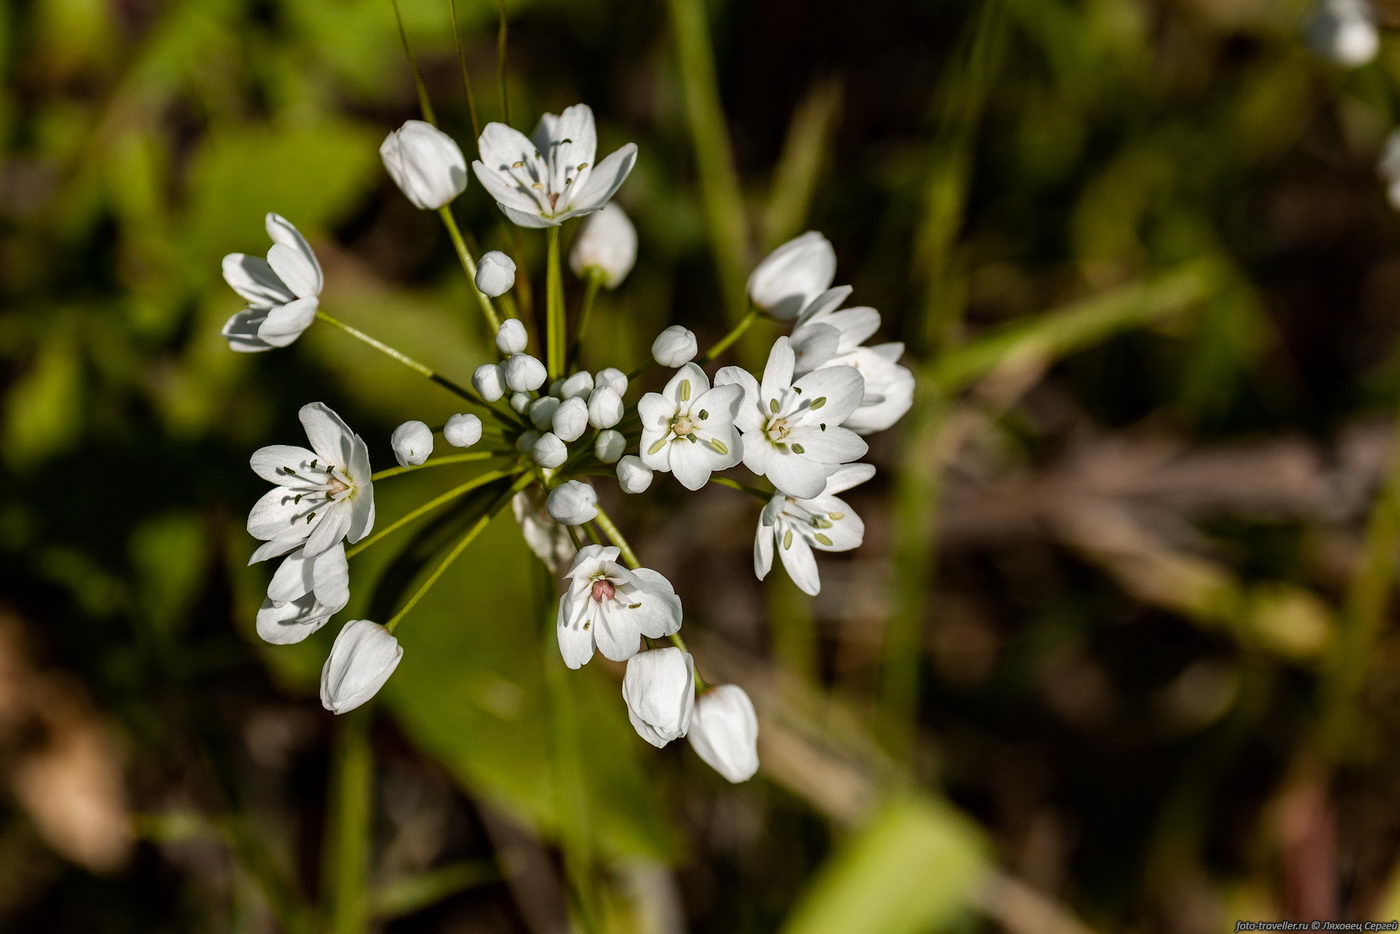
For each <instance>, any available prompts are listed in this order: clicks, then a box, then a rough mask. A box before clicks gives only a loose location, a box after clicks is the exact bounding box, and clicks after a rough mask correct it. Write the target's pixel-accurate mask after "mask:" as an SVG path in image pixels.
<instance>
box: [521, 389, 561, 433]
mask: <svg viewBox="0 0 1400 934" xmlns="http://www.w3.org/2000/svg"><path fill="white" fill-rule="evenodd" d="M558 409H559V399H558V397H556V396H540V397H539V398H538V399H535V400H533V401H532V402H531V403H530V405H529V407H528V408H527V409H526V410H525V411H526V412H528V413H529V416H530V424H532V425H534V426H535V427H536V428H538V429H539V430H540V431H548V430H549V426H550V423H551V422H553V421H554V413H555V412H556V411H558Z"/></svg>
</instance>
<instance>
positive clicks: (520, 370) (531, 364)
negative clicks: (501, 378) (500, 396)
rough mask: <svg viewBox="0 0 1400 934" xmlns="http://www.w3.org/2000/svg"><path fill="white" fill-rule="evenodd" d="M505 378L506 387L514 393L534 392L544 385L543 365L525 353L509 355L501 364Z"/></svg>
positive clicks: (545, 374)
mask: <svg viewBox="0 0 1400 934" xmlns="http://www.w3.org/2000/svg"><path fill="white" fill-rule="evenodd" d="M501 367H502V369H503V370H504V372H505V376H506V385H507V386H509V387H510V388H511V389H513V390H514V391H516V392H534V391H535V390H536V389H539V388H540V387H541V386H543V385H544V380H545V377H546V376H547V375H548V374H547V373H546V372H545V369H544V364H543V363H541V362H540V361H539V359H538V358H536V357H532V356H530V355H529V354H527V353H517V354H511V356H510V357H509V358H508V359H507V360H506V362H505V363H503V364H501Z"/></svg>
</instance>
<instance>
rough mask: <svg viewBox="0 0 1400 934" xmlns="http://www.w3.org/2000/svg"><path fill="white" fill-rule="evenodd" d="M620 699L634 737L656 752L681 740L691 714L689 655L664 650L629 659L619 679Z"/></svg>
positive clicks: (691, 664)
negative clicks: (655, 749) (676, 740)
mask: <svg viewBox="0 0 1400 934" xmlns="http://www.w3.org/2000/svg"><path fill="white" fill-rule="evenodd" d="M622 699H623V700H624V701H625V702H626V703H627V719H629V720H631V721H632V728H633V729H635V730H636V731H637V735H638V736H640V737H641V738H642V739H644V740H646V741H647V742H649V743H651V744H652V745H653V746H656V747H657V748H658V749H659V748H660V747H662V746H665V745H666V744H667V743H669V742H670V741H671V740H673V739H677V738H679V737H681V736H684V735H685V734H686V731H687V730H689V729H690V720H691V716H692V715H693V713H694V710H695V662H694V660H693V659H692V658H691V657H690V653H689V652H682V651H681V650H680V649H678V648H674V647H671V646H668V647H667V648H664V649H648V650H647V651H645V652H638V653H637V654H636V655H633V656H632V657H631V658H630V659H628V660H627V674H625V675H623V676H622Z"/></svg>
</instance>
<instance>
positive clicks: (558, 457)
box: [530, 431, 569, 469]
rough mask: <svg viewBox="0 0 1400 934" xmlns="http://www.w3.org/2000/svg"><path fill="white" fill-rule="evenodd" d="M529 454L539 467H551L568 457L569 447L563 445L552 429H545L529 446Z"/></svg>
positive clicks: (561, 462)
mask: <svg viewBox="0 0 1400 934" xmlns="http://www.w3.org/2000/svg"><path fill="white" fill-rule="evenodd" d="M530 456H531V457H533V458H534V459H535V463H536V464H539V465H540V466H541V467H548V468H551V469H553V468H555V467H558V466H559V465H561V464H563V463H564V461H566V460H568V459H569V449H568V448H567V447H565V446H564V442H563V441H560V440H559V436H558V435H556V434H555V433H554V432H552V431H546V432H545V433H544V434H542V435H540V436H539V438H538V439H537V440H536V441H535V443H534V444H533V445H532V446H531V448H530Z"/></svg>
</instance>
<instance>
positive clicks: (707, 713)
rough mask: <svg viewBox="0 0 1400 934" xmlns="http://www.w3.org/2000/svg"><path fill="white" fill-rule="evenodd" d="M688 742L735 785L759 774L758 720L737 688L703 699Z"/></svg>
mask: <svg viewBox="0 0 1400 934" xmlns="http://www.w3.org/2000/svg"><path fill="white" fill-rule="evenodd" d="M686 739H688V740H690V746H691V748H692V749H694V750H695V752H696V754H697V755H699V756H700V758H701V759H704V760H705V764H706V765H708V766H709V767H710V768H712V769H714V770H715V771H716V772H718V773H719V774H721V775H723V776H724V777H725V778H727V779H729V780H730V781H731V782H735V783H738V782H746V781H748V780H749V779H751V778H753V776H754V773H755V772H757V771H758V717H757V715H755V713H754V710H753V701H751V700H749V695H748V694H746V693H744V689H743V688H741V687H739V686H738V685H737V684H721V685H719V686H718V687H714V688H711V689H710V690H708V691H706V692H705V693H704V694H701V695H700V699H699V700H697V701H696V702H695V713H694V714H692V715H691V718H690V732H689V733H688V734H687V735H686Z"/></svg>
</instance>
